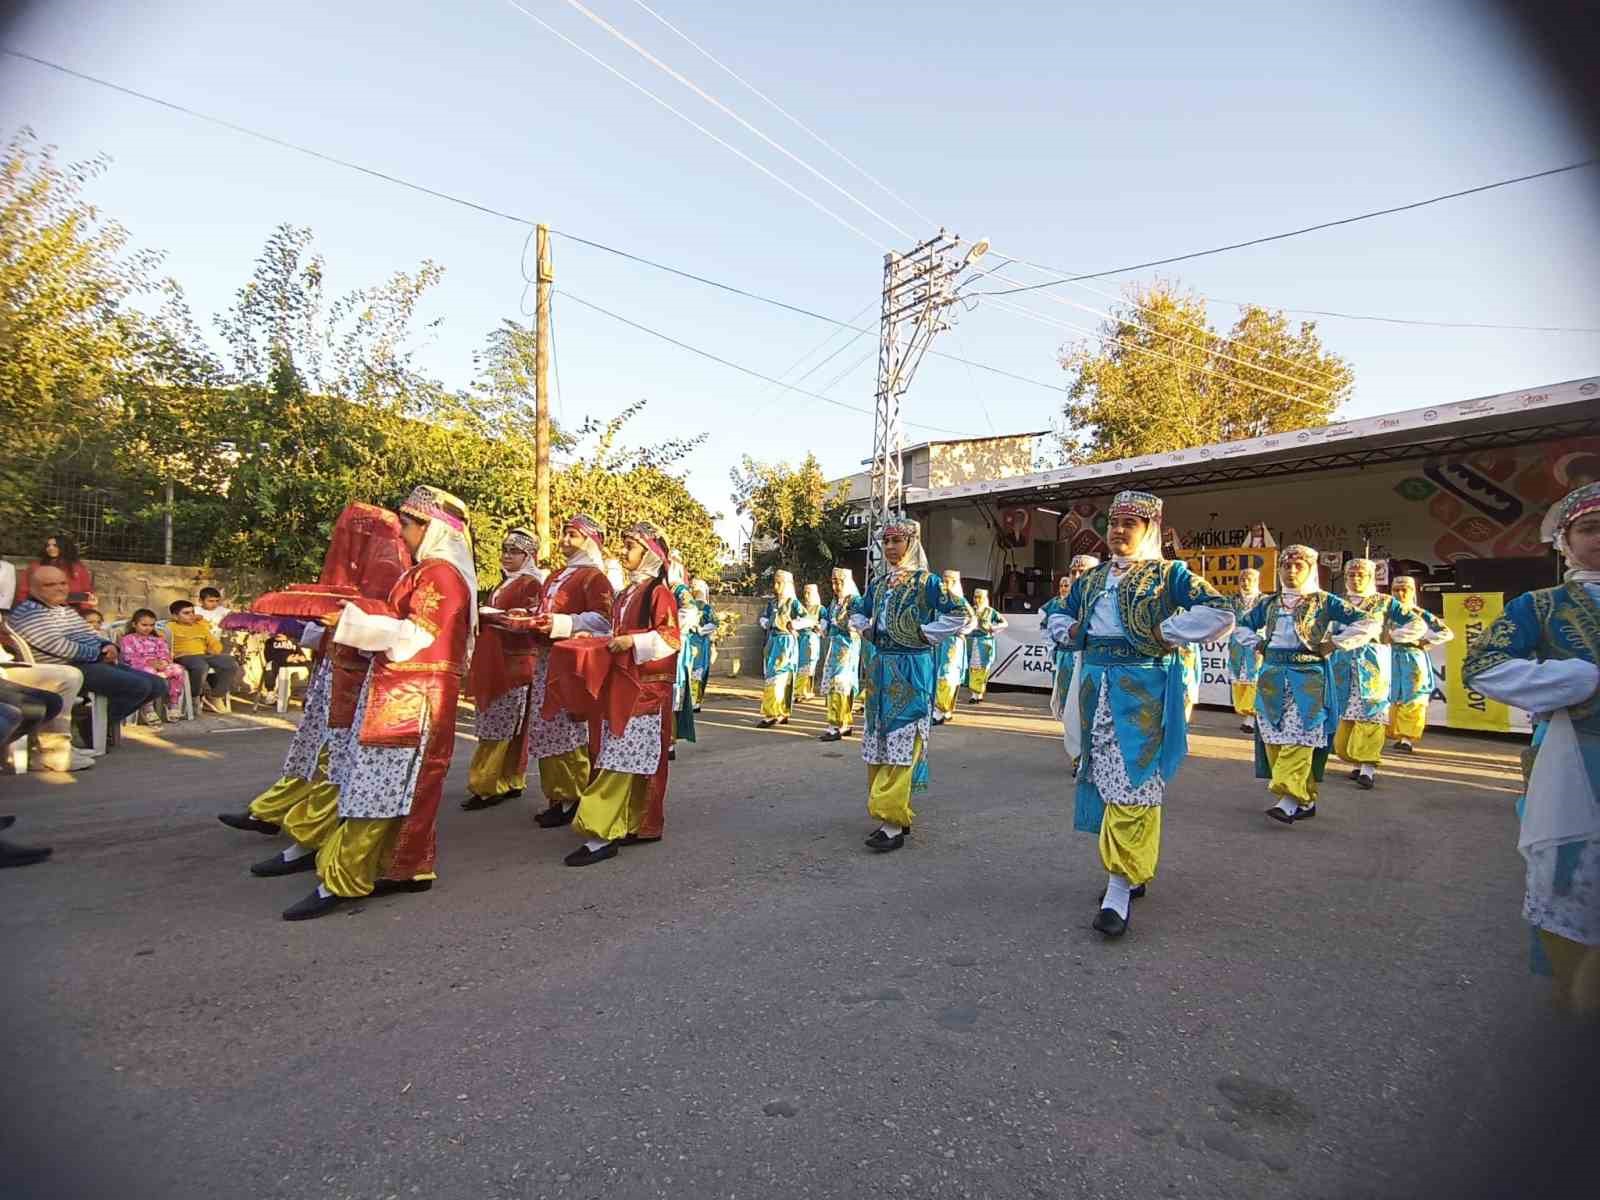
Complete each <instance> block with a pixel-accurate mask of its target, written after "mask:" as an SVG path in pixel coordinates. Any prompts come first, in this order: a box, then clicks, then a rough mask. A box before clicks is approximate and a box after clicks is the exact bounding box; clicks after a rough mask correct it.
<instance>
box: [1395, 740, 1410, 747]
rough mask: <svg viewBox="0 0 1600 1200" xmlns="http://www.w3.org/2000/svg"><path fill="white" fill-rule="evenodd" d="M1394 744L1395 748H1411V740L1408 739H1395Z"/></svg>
mask: <svg viewBox="0 0 1600 1200" xmlns="http://www.w3.org/2000/svg"><path fill="white" fill-rule="evenodd" d="M1394 744H1395V745H1396V746H1405V747H1407V748H1408V749H1409V748H1410V746H1411V739H1410V738H1396V739H1395V742H1394Z"/></svg>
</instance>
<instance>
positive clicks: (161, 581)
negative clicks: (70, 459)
mask: <svg viewBox="0 0 1600 1200" xmlns="http://www.w3.org/2000/svg"><path fill="white" fill-rule="evenodd" d="M7 561H9V562H10V563H11V564H12V565H13V566H14V567H16V568H17V578H18V581H19V582H20V580H21V578H22V575H23V573H24V572H25V571H27V569H28V568H29V567H30V566H32V565H33V564H34V562H35V560H33V559H23V558H16V557H9V558H8V559H7ZM83 561H84V563H85V565H86V566H88V568H89V570H90V571H92V572H93V573H94V590H95V594H96V595H97V596H98V597H99V600H100V603H99V608H100V611H101V612H103V613H105V615H106V620H108V621H115V620H118V619H119V618H122V617H126V616H128V615H130V614H131V613H132V612H133V611H134V610H135V609H138V608H152V609H155V611H156V612H158V613H160V614H161V615H162V616H165V615H166V612H167V605H169V604H171V603H172V602H173V601H174V600H184V599H188V600H193V599H194V598H195V597H196V595H198V593H199V591H200V589H201V588H203V587H214V588H220V589H221V590H222V594H223V596H224V597H225V598H226V600H225V602H226V603H227V604H228V606H229V607H230V608H239V607H242V604H241V603H240V601H241V598H242V599H243V600H245V601H248V600H249V599H250V598H251V597H253V596H254V595H256V593H257V592H258V591H259V590H260V589H259V588H258V587H256V586H253V582H252V581H251V580H250V579H249V578H248V577H246V576H243V575H241V574H238V573H235V572H232V571H226V570H221V569H218V568H215V567H193V566H179V565H177V564H174V565H172V566H163V565H162V564H160V563H127V562H108V561H104V560H101V559H94V558H86V559H84V560H83ZM236 587H237V588H238V592H237V593H236V592H235V588H236Z"/></svg>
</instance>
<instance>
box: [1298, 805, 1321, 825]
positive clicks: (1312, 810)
mask: <svg viewBox="0 0 1600 1200" xmlns="http://www.w3.org/2000/svg"><path fill="white" fill-rule="evenodd" d="M1316 815H1317V806H1316V805H1315V804H1302V805H1301V806H1300V811H1299V812H1297V813H1295V815H1294V819H1295V820H1296V821H1309V820H1311V818H1312V817H1314V816H1316Z"/></svg>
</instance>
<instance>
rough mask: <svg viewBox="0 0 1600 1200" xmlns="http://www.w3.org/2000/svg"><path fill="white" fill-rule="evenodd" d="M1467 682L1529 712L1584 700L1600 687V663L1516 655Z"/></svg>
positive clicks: (1483, 691) (1495, 697) (1499, 699)
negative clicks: (1543, 660) (1535, 659)
mask: <svg viewBox="0 0 1600 1200" xmlns="http://www.w3.org/2000/svg"><path fill="white" fill-rule="evenodd" d="M1467 682H1468V683H1469V684H1470V685H1471V686H1472V687H1474V688H1476V689H1477V690H1478V691H1480V692H1482V693H1483V694H1484V695H1485V696H1487V697H1489V699H1491V700H1498V701H1500V702H1501V703H1502V704H1509V705H1511V706H1512V707H1513V708H1521V709H1526V710H1527V711H1528V712H1553V711H1554V710H1556V709H1558V708H1570V707H1571V706H1572V705H1574V704H1582V703H1583V702H1584V701H1585V700H1587V699H1588V698H1589V697H1590V696H1592V695H1594V693H1595V689H1596V688H1597V687H1600V667H1597V666H1595V665H1594V663H1592V662H1589V661H1588V660H1587V659H1582V658H1563V659H1552V660H1547V661H1545V662H1535V661H1534V660H1533V659H1531V658H1514V659H1512V660H1511V661H1509V662H1503V663H1500V664H1498V665H1497V666H1493V667H1490V668H1489V669H1488V670H1486V671H1479V672H1478V673H1477V674H1476V675H1473V676H1472V677H1471V678H1470V679H1469V680H1467Z"/></svg>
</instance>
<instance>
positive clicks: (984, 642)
mask: <svg viewBox="0 0 1600 1200" xmlns="http://www.w3.org/2000/svg"><path fill="white" fill-rule="evenodd" d="M972 617H973V620H975V621H976V622H977V624H976V625H975V626H974V627H973V630H972V632H971V633H969V634H967V692H968V696H967V703H968V704H982V703H983V696H984V693H985V692H987V691H988V690H989V668H990V667H991V666H993V665H994V635H995V633H996V632H997V631H999V630H1001V629H1004V628H1005V627H1006V619H1005V618H1004V617H1003V616H1001V615H1000V610H999V609H997V608H992V607H990V605H989V589H988V588H976V589H974V591H973V593H972Z"/></svg>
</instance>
